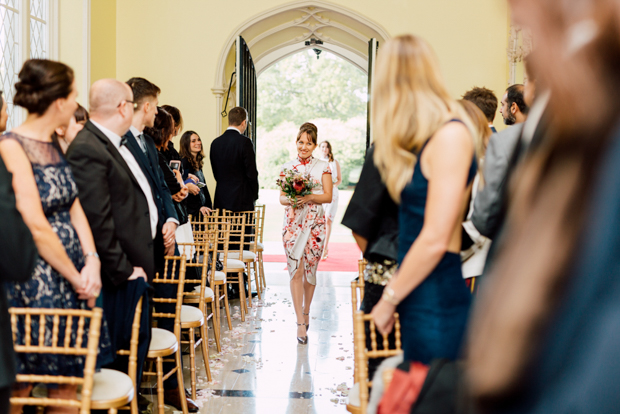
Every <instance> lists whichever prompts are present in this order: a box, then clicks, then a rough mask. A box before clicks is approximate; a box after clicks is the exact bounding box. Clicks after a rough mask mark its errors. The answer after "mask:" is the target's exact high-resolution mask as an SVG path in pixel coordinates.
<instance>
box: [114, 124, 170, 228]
mask: <svg viewBox="0 0 620 414" xmlns="http://www.w3.org/2000/svg"><path fill="white" fill-rule="evenodd" d="M125 139H127V148H129V151H131V153H132V154H133V156H134V157H135V159H136V161H138V164H139V165H140V168H141V169H142V172H144V175H145V176H146V178H147V180H149V185H150V186H151V191H152V192H153V199H154V200H155V204H156V205H157V212H158V214H159V221H158V227H159V228H161V227H163V225H164V224H165V223H166V221H167V220H168V219H169V218H173V219H175V220H177V221H178V220H179V218H178V217H177V213H176V211H175V209H174V203H173V201H172V195H171V194H170V189H169V188H168V186H167V185H166V181H165V180H164V174H163V172H162V170H161V168H159V155H158V154H157V148H156V147H155V143H154V142H153V139H152V138H151V137H149V136H148V135H146V134H145V135H144V141H145V143H146V152H147V155H145V154H144V152H142V148H140V144H138V141H137V140H136V138H135V137H134V136H133V134H132V133H131V131H127V133H126V134H125Z"/></svg>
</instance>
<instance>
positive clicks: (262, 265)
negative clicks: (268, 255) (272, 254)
mask: <svg viewBox="0 0 620 414" xmlns="http://www.w3.org/2000/svg"><path fill="white" fill-rule="evenodd" d="M258 260H259V263H260V279H261V282H262V284H263V289H267V279H266V278H265V266H264V263H263V252H260V253H258Z"/></svg>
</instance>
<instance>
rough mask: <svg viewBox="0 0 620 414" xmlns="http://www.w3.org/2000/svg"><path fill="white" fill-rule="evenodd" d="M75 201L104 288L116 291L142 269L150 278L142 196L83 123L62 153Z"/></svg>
mask: <svg viewBox="0 0 620 414" xmlns="http://www.w3.org/2000/svg"><path fill="white" fill-rule="evenodd" d="M67 160H68V161H69V164H70V165H71V169H72V171H73V176H74V177H75V182H76V183H77V186H78V190H79V194H80V202H81V203H82V207H83V208H84V212H85V213H86V217H87V218H88V222H89V223H90V228H91V230H92V232H93V236H94V239H95V245H96V246H97V252H98V253H99V256H100V257H101V276H102V277H101V279H102V283H103V284H104V287H105V286H106V285H107V286H108V287H111V285H114V286H118V285H120V284H121V283H123V282H125V281H126V280H127V278H129V276H131V274H132V273H133V268H134V266H135V267H142V268H143V269H144V271H145V272H146V274H147V275H148V277H149V280H151V279H152V278H153V276H154V275H155V264H154V262H155V259H154V255H153V240H152V238H151V225H150V218H149V207H148V204H147V201H146V197H145V196H144V193H143V192H142V189H141V188H140V185H139V184H138V181H137V180H136V178H135V177H134V175H133V173H132V172H131V170H130V169H129V166H127V163H125V160H124V159H123V157H122V156H121V154H120V153H119V152H118V150H117V149H116V147H115V146H114V144H112V142H111V141H110V140H109V139H108V138H107V137H106V136H105V135H104V133H103V132H101V131H100V130H99V129H98V128H97V127H96V126H95V125H93V124H92V123H91V122H87V123H86V125H85V126H84V129H82V130H81V131H80V132H79V133H78V135H77V137H76V138H75V140H74V141H73V142H72V143H71V145H70V146H69V149H68V151H67Z"/></svg>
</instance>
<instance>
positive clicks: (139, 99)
mask: <svg viewBox="0 0 620 414" xmlns="http://www.w3.org/2000/svg"><path fill="white" fill-rule="evenodd" d="M127 85H129V87H130V88H131V91H132V92H133V101H134V103H135V104H136V105H138V108H140V106H142V104H143V103H144V101H145V100H146V98H157V96H158V95H159V94H160V93H161V89H159V87H158V86H157V85H155V84H154V83H151V82H149V81H147V80H146V79H144V78H131V79H129V80H128V81H127Z"/></svg>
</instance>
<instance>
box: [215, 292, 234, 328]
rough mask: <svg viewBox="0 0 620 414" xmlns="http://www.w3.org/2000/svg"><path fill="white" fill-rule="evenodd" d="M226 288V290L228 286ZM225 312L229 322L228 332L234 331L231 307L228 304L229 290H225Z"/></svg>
mask: <svg viewBox="0 0 620 414" xmlns="http://www.w3.org/2000/svg"><path fill="white" fill-rule="evenodd" d="M224 287H225V288H226V286H224ZM218 311H219V309H218ZM224 312H226V320H227V321H228V330H229V331H230V330H232V319H230V305H229V303H228V289H226V290H224Z"/></svg>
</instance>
